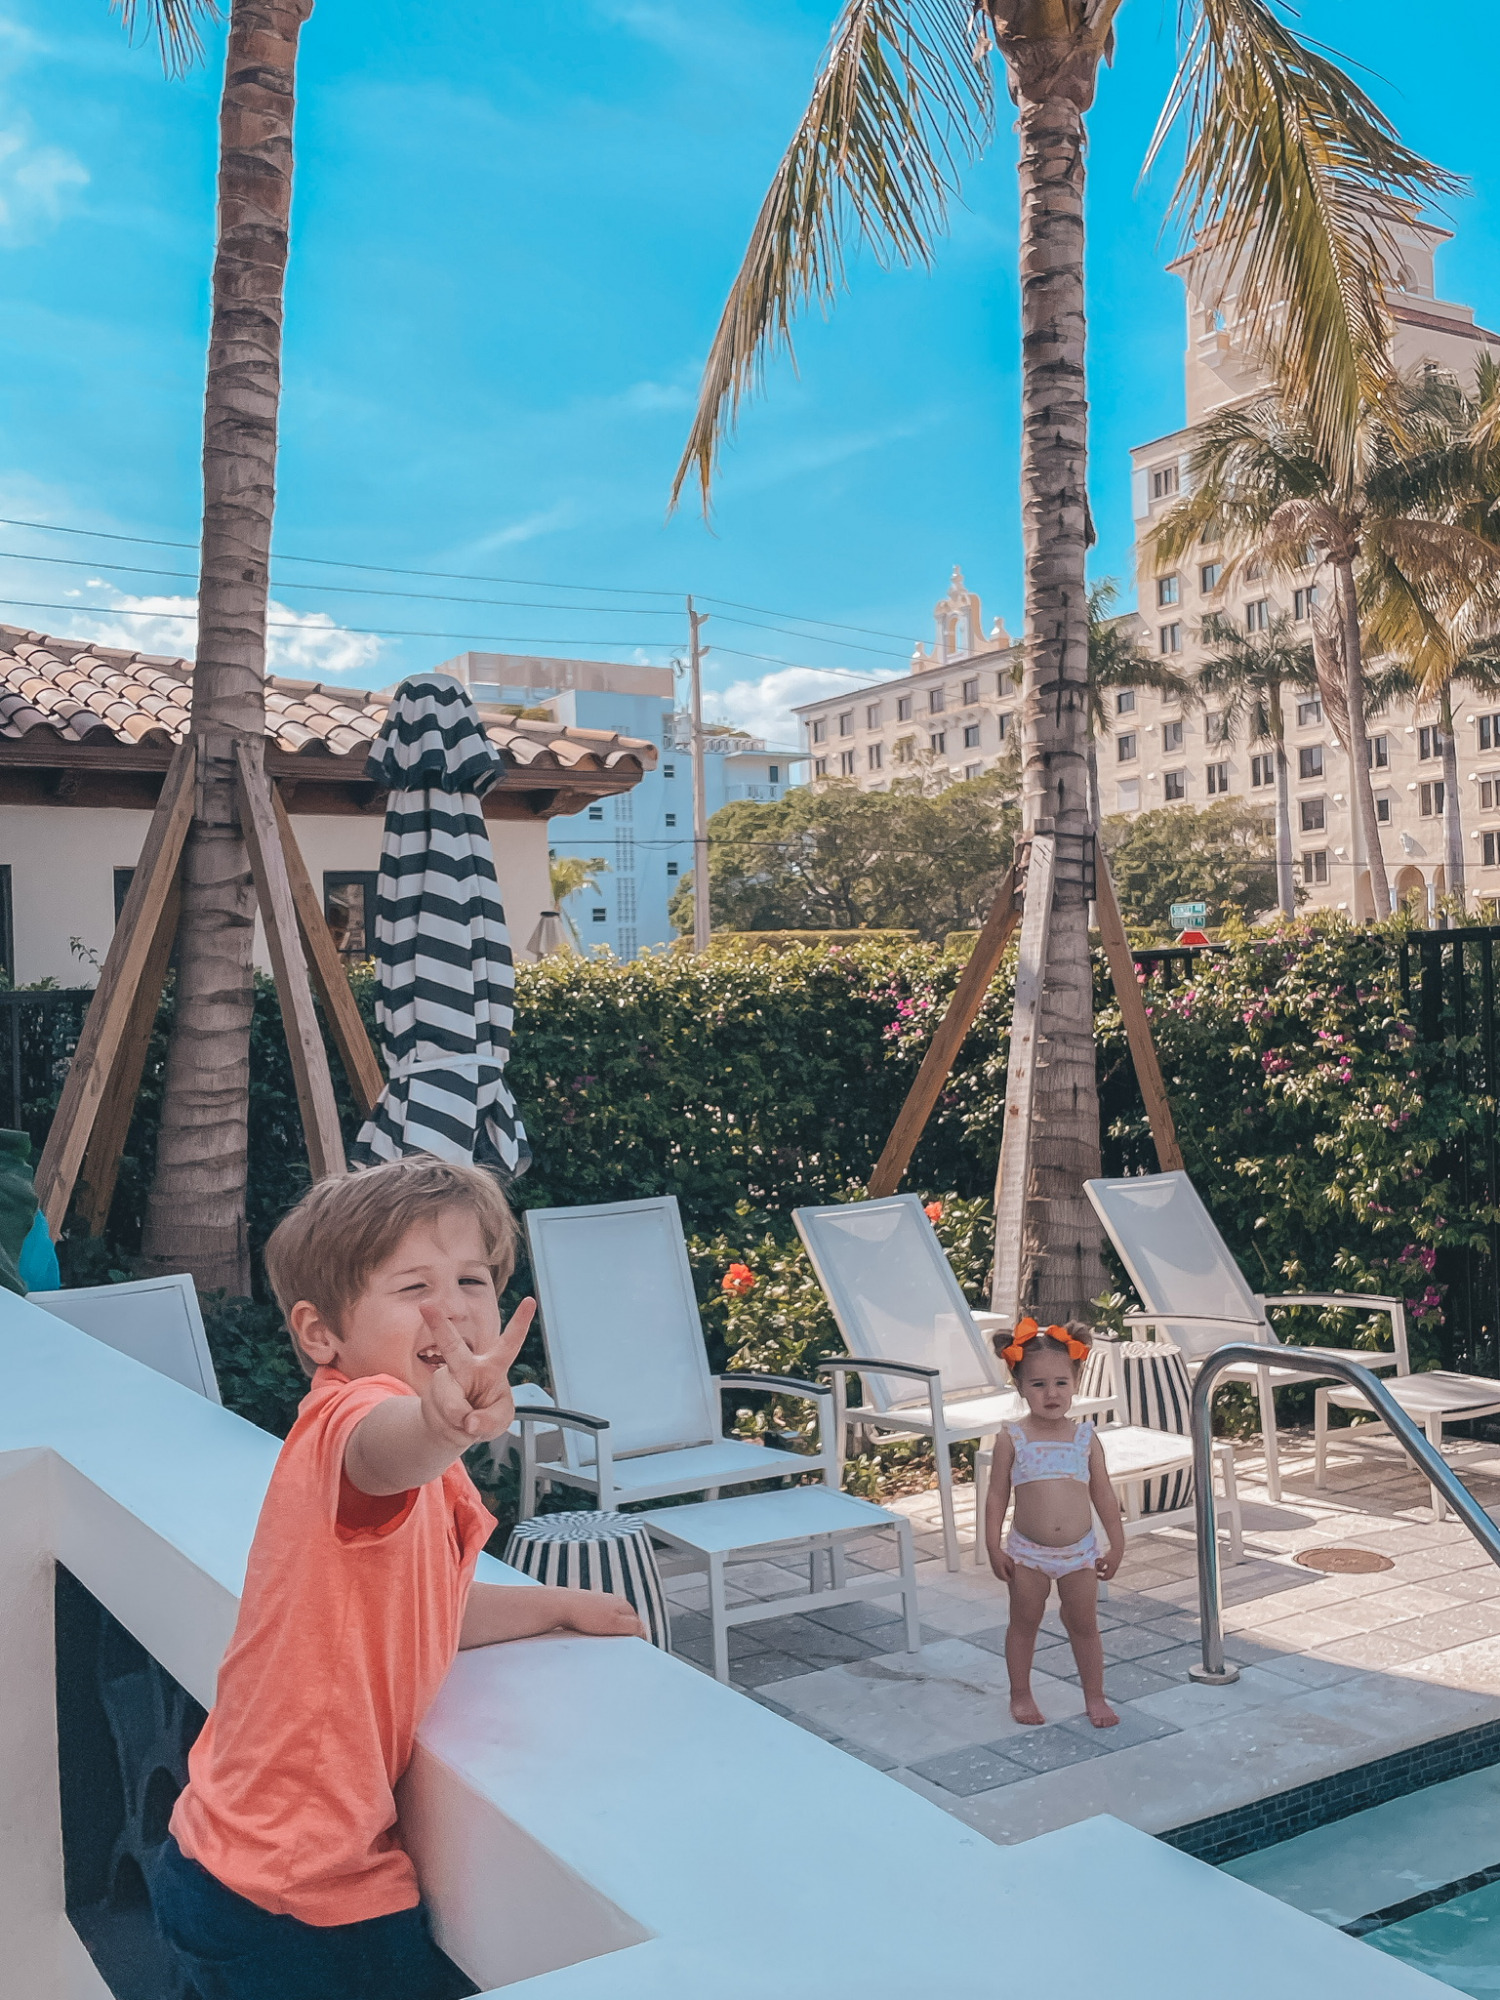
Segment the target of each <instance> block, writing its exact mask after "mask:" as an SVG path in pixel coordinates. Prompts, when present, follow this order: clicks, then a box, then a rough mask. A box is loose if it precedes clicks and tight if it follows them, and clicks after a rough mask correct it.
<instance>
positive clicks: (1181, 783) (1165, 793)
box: [1162, 771, 1187, 805]
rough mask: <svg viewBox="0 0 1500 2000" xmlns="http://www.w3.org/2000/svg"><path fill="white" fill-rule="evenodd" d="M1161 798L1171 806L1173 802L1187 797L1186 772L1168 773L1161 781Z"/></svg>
mask: <svg viewBox="0 0 1500 2000" xmlns="http://www.w3.org/2000/svg"><path fill="white" fill-rule="evenodd" d="M1162 797H1163V798H1164V799H1165V800H1166V801H1167V803H1168V805H1171V804H1172V803H1173V801H1174V800H1177V799H1185V798H1186V797H1187V772H1186V771H1168V772H1167V774H1166V776H1165V777H1164V778H1163V779H1162Z"/></svg>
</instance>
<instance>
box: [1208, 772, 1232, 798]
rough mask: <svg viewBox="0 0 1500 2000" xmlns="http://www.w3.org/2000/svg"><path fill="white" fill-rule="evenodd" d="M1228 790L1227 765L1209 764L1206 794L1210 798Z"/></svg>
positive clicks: (1217, 796)
mask: <svg viewBox="0 0 1500 2000" xmlns="http://www.w3.org/2000/svg"><path fill="white" fill-rule="evenodd" d="M1228 790H1229V766H1228V765H1227V764H1210V765H1209V767H1208V796H1209V797H1210V798H1211V799H1213V798H1219V797H1221V796H1222V795H1223V794H1224V793H1225V792H1227V791H1228Z"/></svg>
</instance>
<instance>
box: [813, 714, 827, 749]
mask: <svg viewBox="0 0 1500 2000" xmlns="http://www.w3.org/2000/svg"><path fill="white" fill-rule="evenodd" d="M812 740H813V742H814V743H826V742H827V741H828V718H827V716H826V715H820V716H819V717H818V719H817V721H816V722H815V723H814V724H813V726H812Z"/></svg>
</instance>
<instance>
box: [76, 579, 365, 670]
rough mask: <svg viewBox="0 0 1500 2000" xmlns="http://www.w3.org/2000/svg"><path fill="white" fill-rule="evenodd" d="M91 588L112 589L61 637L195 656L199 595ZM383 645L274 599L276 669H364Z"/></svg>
mask: <svg viewBox="0 0 1500 2000" xmlns="http://www.w3.org/2000/svg"><path fill="white" fill-rule="evenodd" d="M88 589H89V591H90V592H104V593H107V597H106V601H104V602H100V601H99V599H98V598H97V597H95V598H94V600H93V603H92V604H91V605H90V607H89V608H88V609H87V610H83V609H82V608H80V610H79V612H78V614H77V615H76V616H70V617H69V618H68V619H67V621H66V625H67V629H66V631H60V632H59V633H58V635H57V636H58V637H59V638H69V639H92V640H93V641H94V643H95V644H96V645H101V646H122V647H125V648H127V649H128V650H129V651H130V652H133V653H159V654H165V655H167V656H168V657H169V658H173V659H188V660H190V659H191V658H192V657H193V653H194V650H195V648H196V646H197V643H198V607H197V601H196V599H194V598H191V597H133V596H129V595H127V594H125V593H124V592H121V591H116V590H115V589H114V588H113V586H112V585H109V584H105V583H101V582H99V581H97V580H94V579H91V580H90V583H89V585H88ZM73 594H74V593H72V592H71V591H70V592H69V593H68V595H69V596H71V595H73ZM122 613H124V614H128V615H125V616H122V615H121V614H122ZM380 651H381V645H380V640H379V639H378V638H377V637H375V635H374V634H373V633H369V632H350V631H348V630H346V629H345V628H344V627H343V626H342V625H337V624H335V623H334V621H333V619H332V618H330V617H329V615H328V613H327V612H326V611H296V610H294V609H293V608H292V607H291V606H290V605H287V604H278V603H277V601H276V599H275V598H274V597H273V598H272V599H271V605H270V622H269V629H268V630H267V633H266V666H267V669H268V671H269V672H271V673H273V674H284V675H286V676H287V677H288V678H289V679H291V680H325V679H327V678H328V677H329V676H331V675H343V674H364V673H365V672H366V670H368V669H369V668H370V667H372V666H373V665H374V664H375V662H376V660H377V659H378V658H379V656H380Z"/></svg>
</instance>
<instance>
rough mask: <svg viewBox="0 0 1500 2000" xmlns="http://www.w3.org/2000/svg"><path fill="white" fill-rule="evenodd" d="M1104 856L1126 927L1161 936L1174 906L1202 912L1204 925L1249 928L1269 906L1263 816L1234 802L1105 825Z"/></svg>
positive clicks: (1272, 887)
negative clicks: (1229, 921)
mask: <svg viewBox="0 0 1500 2000" xmlns="http://www.w3.org/2000/svg"><path fill="white" fill-rule="evenodd" d="M1102 833H1103V840H1104V848H1105V852H1106V853H1107V854H1108V856H1109V867H1110V873H1111V874H1112V875H1113V877H1114V882H1115V893H1116V895H1117V896H1118V897H1119V899H1120V911H1121V914H1122V915H1123V916H1124V918H1125V921H1126V923H1127V924H1138V925H1140V926H1141V927H1142V928H1143V929H1144V928H1147V927H1149V928H1150V929H1152V930H1166V929H1167V928H1168V927H1169V925H1170V922H1171V906H1172V904H1173V903H1174V902H1178V901H1187V900H1189V899H1191V900H1193V901H1197V902H1204V903H1207V905H1208V921H1209V923H1211V924H1221V923H1223V922H1224V921H1225V919H1226V918H1227V917H1230V916H1239V917H1242V918H1244V919H1245V920H1246V921H1247V922H1251V921H1253V920H1254V919H1255V918H1256V917H1258V916H1259V915H1261V914H1262V912H1263V911H1265V910H1268V909H1270V908H1271V907H1272V906H1273V905H1274V903H1275V901H1276V855H1275V850H1274V848H1273V847H1272V844H1271V824H1270V815H1269V814H1268V813H1267V812H1266V811H1265V810H1264V809H1263V808H1262V807H1258V806H1250V805H1246V804H1245V803H1244V802H1243V801H1242V800H1239V799H1218V800H1216V801H1215V802H1214V804H1213V805H1211V806H1204V807H1202V808H1201V809H1199V808H1197V807H1194V806H1157V807H1156V808H1155V810H1154V811H1152V812H1143V813H1137V814H1135V815H1134V816H1133V817H1128V816H1126V815H1125V814H1115V815H1112V816H1111V817H1110V818H1109V819H1107V820H1105V822H1104V825H1103V829H1102Z"/></svg>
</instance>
